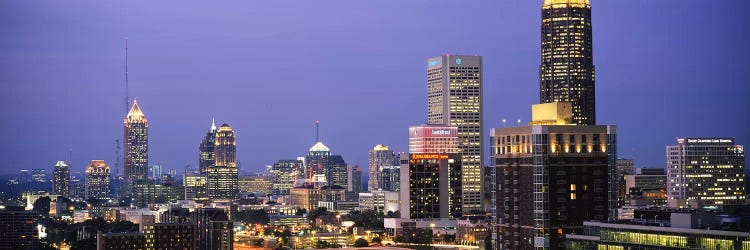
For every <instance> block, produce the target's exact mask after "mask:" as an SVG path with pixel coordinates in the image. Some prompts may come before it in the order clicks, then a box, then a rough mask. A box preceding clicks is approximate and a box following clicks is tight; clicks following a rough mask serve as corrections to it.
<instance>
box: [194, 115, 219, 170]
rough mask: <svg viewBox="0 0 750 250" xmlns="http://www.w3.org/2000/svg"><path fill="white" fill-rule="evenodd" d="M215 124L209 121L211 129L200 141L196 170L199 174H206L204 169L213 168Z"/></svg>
mask: <svg viewBox="0 0 750 250" xmlns="http://www.w3.org/2000/svg"><path fill="white" fill-rule="evenodd" d="M215 149H216V122H214V121H211V129H209V130H208V132H206V135H205V136H204V137H203V140H201V145H200V146H199V147H198V169H199V170H200V172H201V173H205V172H206V168H208V167H213V166H214V164H216V151H215Z"/></svg>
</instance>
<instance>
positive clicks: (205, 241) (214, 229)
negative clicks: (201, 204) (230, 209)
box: [194, 208, 234, 250]
mask: <svg viewBox="0 0 750 250" xmlns="http://www.w3.org/2000/svg"><path fill="white" fill-rule="evenodd" d="M194 221H195V222H196V224H197V228H198V234H197V236H198V237H197V241H198V247H199V248H200V249H216V250H232V249H234V226H233V224H234V223H233V222H232V220H231V218H229V214H228V213H227V212H226V211H224V210H222V209H218V208H199V209H197V210H196V212H195V215H194Z"/></svg>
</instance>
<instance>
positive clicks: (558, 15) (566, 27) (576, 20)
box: [539, 0, 596, 125]
mask: <svg viewBox="0 0 750 250" xmlns="http://www.w3.org/2000/svg"><path fill="white" fill-rule="evenodd" d="M591 30H592V29H591V4H590V3H589V0H544V4H543V5H542V29H541V31H542V36H541V38H542V40H541V41H542V44H541V45H542V46H541V47H542V62H541V65H540V66H539V89H540V91H539V102H540V103H551V102H570V103H572V105H573V120H572V122H573V123H575V124H581V125H595V124H596V99H595V94H596V89H595V71H594V59H593V45H592V44H593V43H592V40H593V39H592V32H591Z"/></svg>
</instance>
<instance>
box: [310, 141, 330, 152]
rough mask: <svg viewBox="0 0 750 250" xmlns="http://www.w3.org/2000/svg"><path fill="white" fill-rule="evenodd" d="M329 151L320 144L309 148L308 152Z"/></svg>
mask: <svg viewBox="0 0 750 250" xmlns="http://www.w3.org/2000/svg"><path fill="white" fill-rule="evenodd" d="M329 151H331V149H329V148H328V147H326V145H325V144H323V143H322V142H318V143H315V145H313V146H312V147H310V152H329Z"/></svg>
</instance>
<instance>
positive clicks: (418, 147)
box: [399, 125, 467, 219]
mask: <svg viewBox="0 0 750 250" xmlns="http://www.w3.org/2000/svg"><path fill="white" fill-rule="evenodd" d="M458 140H459V137H458V128H456V127H450V126H443V125H422V126H414V127H409V157H408V164H404V165H402V166H401V167H400V171H401V173H400V176H401V178H400V182H401V183H400V186H401V188H400V191H399V192H400V195H401V200H402V203H401V205H400V209H399V210H400V211H401V217H402V218H404V219H438V218H460V217H461V216H462V214H463V212H464V211H463V209H467V208H466V207H464V206H462V204H463V203H462V202H461V201H462V200H461V199H462V197H463V196H462V185H461V184H462V181H463V180H464V179H463V178H461V175H462V174H463V171H461V170H462V169H461V168H462V166H463V165H462V164H461V159H462V157H461V154H460V153H458V152H459V151H460V149H459V147H458V145H459V144H458Z"/></svg>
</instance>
